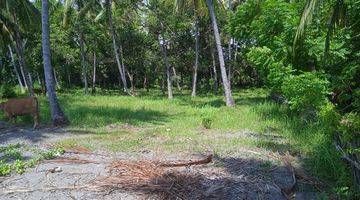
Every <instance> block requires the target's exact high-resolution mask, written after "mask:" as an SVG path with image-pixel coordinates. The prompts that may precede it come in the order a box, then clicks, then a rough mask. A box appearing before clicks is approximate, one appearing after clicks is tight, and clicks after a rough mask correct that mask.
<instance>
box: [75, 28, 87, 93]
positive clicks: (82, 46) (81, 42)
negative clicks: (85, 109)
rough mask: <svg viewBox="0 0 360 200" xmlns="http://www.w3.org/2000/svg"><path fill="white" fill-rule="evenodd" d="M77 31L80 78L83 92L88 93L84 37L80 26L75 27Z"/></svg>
mask: <svg viewBox="0 0 360 200" xmlns="http://www.w3.org/2000/svg"><path fill="white" fill-rule="evenodd" d="M77 29H78V30H77V31H78V34H79V45H80V56H81V65H82V79H83V82H84V94H85V95H88V94H89V87H88V81H87V71H88V70H87V68H88V67H87V63H86V52H85V39H84V33H83V32H82V30H81V28H80V27H77Z"/></svg>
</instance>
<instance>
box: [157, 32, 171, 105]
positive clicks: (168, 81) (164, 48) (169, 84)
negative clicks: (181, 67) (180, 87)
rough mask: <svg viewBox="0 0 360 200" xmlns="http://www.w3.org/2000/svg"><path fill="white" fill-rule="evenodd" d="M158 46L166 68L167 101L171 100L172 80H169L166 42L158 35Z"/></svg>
mask: <svg viewBox="0 0 360 200" xmlns="http://www.w3.org/2000/svg"><path fill="white" fill-rule="evenodd" d="M159 44H160V46H161V52H162V54H163V58H164V63H165V67H166V81H167V90H168V99H173V92H172V80H171V72H170V63H169V60H168V57H167V50H166V48H167V42H166V40H165V38H164V36H162V35H159Z"/></svg>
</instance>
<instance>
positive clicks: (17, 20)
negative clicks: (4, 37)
mask: <svg viewBox="0 0 360 200" xmlns="http://www.w3.org/2000/svg"><path fill="white" fill-rule="evenodd" d="M0 11H1V14H0V21H1V24H2V25H3V26H6V27H7V29H8V30H9V31H10V33H11V34H10V38H11V40H12V41H14V42H15V45H14V47H15V52H16V54H17V56H18V58H19V65H20V69H21V71H22V72H23V78H24V81H25V85H26V86H27V87H28V90H29V93H30V95H31V96H34V89H33V83H32V79H31V75H30V72H29V70H28V67H27V64H26V60H25V50H24V40H23V38H22V34H21V31H20V29H22V30H29V29H31V28H33V27H36V26H37V25H38V24H39V12H38V10H37V9H36V8H35V6H34V5H33V4H32V3H31V2H30V1H29V0H2V1H0Z"/></svg>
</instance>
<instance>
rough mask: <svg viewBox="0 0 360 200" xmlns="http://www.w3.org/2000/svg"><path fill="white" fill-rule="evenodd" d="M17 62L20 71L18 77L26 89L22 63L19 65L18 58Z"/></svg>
mask: <svg viewBox="0 0 360 200" xmlns="http://www.w3.org/2000/svg"><path fill="white" fill-rule="evenodd" d="M15 49H16V48H15ZM18 62H19V68H20V73H21V76H20V78H21V80H22V83H23V85H24V87H25V88H26V89H28V86H27V84H26V81H25V72H24V69H23V67H22V65H21V63H20V60H18Z"/></svg>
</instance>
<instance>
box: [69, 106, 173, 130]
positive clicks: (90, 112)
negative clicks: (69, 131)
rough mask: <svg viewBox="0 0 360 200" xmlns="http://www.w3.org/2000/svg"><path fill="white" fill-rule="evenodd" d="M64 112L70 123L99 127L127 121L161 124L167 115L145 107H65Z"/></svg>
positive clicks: (129, 122)
mask: <svg viewBox="0 0 360 200" xmlns="http://www.w3.org/2000/svg"><path fill="white" fill-rule="evenodd" d="M65 113H66V114H67V116H68V117H69V119H70V121H71V123H72V125H75V126H83V127H101V126H106V125H109V124H114V123H128V124H131V125H135V126H139V125H144V124H156V125H159V124H163V123H164V122H166V121H167V117H169V116H168V115H167V114H166V113H163V112H159V111H155V110H147V109H127V108H115V107H101V106H76V107H71V106H70V107H67V109H65Z"/></svg>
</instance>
